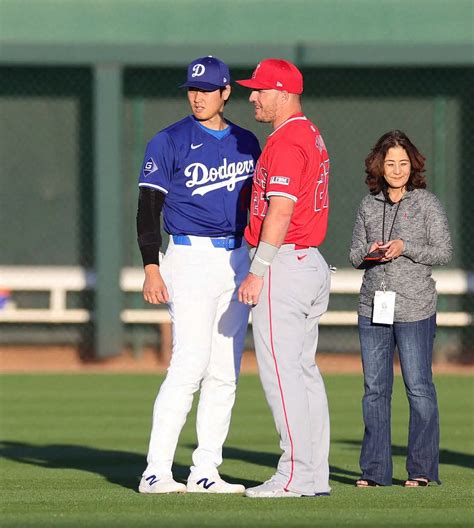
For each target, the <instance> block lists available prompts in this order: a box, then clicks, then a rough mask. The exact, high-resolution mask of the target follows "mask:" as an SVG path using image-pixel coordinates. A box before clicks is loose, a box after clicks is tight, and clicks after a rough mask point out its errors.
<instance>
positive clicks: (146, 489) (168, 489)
mask: <svg viewBox="0 0 474 528" xmlns="http://www.w3.org/2000/svg"><path fill="white" fill-rule="evenodd" d="M138 491H139V492H140V493H186V486H185V485H184V484H181V483H180V482H176V480H174V479H173V477H162V478H158V477H157V476H156V475H148V476H145V475H144V476H143V477H142V479H141V480H140V485H139V486H138Z"/></svg>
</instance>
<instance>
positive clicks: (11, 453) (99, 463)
mask: <svg viewBox="0 0 474 528" xmlns="http://www.w3.org/2000/svg"><path fill="white" fill-rule="evenodd" d="M0 457H4V458H6V459H8V460H13V461H15V462H20V463H23V464H29V465H32V466H37V467H41V468H45V469H77V470H80V471H88V472H90V473H95V474H97V475H102V476H103V477H104V478H105V479H107V481H108V482H111V483H112V484H118V485H119V486H123V487H124V488H129V489H132V490H136V489H137V487H138V482H139V480H140V476H141V473H142V471H143V468H144V465H145V463H146V460H145V456H144V455H141V454H137V453H130V452H126V451H112V450H109V449H97V448H92V447H85V446H80V445H67V444H50V445H34V444H28V443H25V442H11V441H1V442H0ZM179 469H181V468H179ZM183 469H184V468H183Z"/></svg>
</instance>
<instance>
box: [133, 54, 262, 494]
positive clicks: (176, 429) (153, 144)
mask: <svg viewBox="0 0 474 528" xmlns="http://www.w3.org/2000/svg"><path fill="white" fill-rule="evenodd" d="M182 87H186V88H187V89H188V101H189V104H190V106H191V110H192V115H189V116H187V117H185V118H184V119H182V120H181V121H178V122H177V123H174V124H173V125H171V126H169V127H167V128H165V129H164V130H162V131H161V132H159V133H158V134H156V136H155V137H153V139H152V140H151V141H150V142H149V143H148V145H147V148H146V152H145V158H144V162H143V166H142V169H141V172H140V178H139V188H140V194H139V203H138V213H137V231H138V244H139V247H140V251H141V253H142V258H143V264H144V268H145V282H144V285H143V295H144V298H145V300H146V301H148V302H149V303H152V304H159V303H168V306H169V311H170V315H171V321H172V325H173V351H172V357H171V362H170V366H169V368H168V373H167V375H166V379H165V380H164V382H163V383H162V385H161V387H160V391H159V393H158V396H157V398H156V401H155V405H154V410H153V424H152V431H151V437H150V444H149V450H148V457H147V462H148V465H147V467H146V469H145V471H144V472H143V475H142V479H141V481H140V485H139V491H140V492H141V493H180V492H185V491H188V492H203V493H243V492H244V487H243V486H242V485H240V484H230V483H228V482H225V481H224V480H223V479H222V478H221V477H220V476H219V473H218V470H217V468H218V467H219V465H220V464H221V463H222V445H223V443H224V441H225V438H226V436H227V433H228V430H229V425H230V416H231V411H232V406H233V404H234V400H235V390H236V382H237V378H238V374H239V369H240V360H241V355H242V350H243V345H244V338H245V333H246V329H247V323H248V315H249V307H248V306H246V305H243V304H242V303H239V302H238V299H237V290H238V288H239V285H240V282H241V281H242V280H243V278H244V277H245V276H246V275H247V273H248V270H249V258H248V252H247V249H246V247H245V244H244V243H243V237H242V235H243V231H244V228H245V226H246V223H247V210H248V203H249V199H250V187H251V183H252V175H253V171H254V166H255V163H256V160H257V158H258V156H259V155H260V147H259V144H258V141H257V138H256V137H255V136H254V135H253V134H252V133H251V132H249V131H247V130H244V129H242V128H240V127H238V126H236V125H234V124H233V123H231V122H230V121H227V120H225V119H224V117H223V110H224V105H225V103H226V101H228V99H229V96H230V93H231V87H230V75H229V69H228V67H227V66H226V64H224V63H223V62H222V61H220V60H219V59H217V58H215V57H202V58H199V59H196V60H195V61H193V62H192V63H191V64H190V65H189V66H188V71H187V82H186V83H184V84H183V85H182ZM161 216H162V217H163V221H164V229H165V230H166V232H167V233H169V234H170V239H169V245H168V248H167V250H166V254H165V256H164V257H163V259H162V260H161V261H159V250H160V245H161V235H160V218H161ZM198 390H200V397H199V405H198V409H197V420H196V429H197V439H198V446H197V448H196V450H195V451H194V453H193V457H192V458H193V465H192V467H191V471H190V474H189V477H188V480H187V484H186V485H184V484H183V483H180V482H176V481H175V480H174V479H173V475H172V463H173V458H174V453H175V450H176V446H177V443H178V437H179V435H180V433H181V429H182V428H183V425H184V423H185V421H186V416H187V414H188V412H189V410H190V409H191V405H192V401H193V395H194V393H195V392H196V391H198Z"/></svg>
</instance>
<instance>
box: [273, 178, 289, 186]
mask: <svg viewBox="0 0 474 528" xmlns="http://www.w3.org/2000/svg"><path fill="white" fill-rule="evenodd" d="M270 183H278V184H279V185H289V184H290V178H287V177H286V176H272V177H271V178H270Z"/></svg>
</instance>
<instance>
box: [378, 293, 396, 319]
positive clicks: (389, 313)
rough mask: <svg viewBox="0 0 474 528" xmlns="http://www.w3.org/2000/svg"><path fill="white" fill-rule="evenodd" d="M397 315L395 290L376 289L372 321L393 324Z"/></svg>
mask: <svg viewBox="0 0 474 528" xmlns="http://www.w3.org/2000/svg"><path fill="white" fill-rule="evenodd" d="M394 315H395V292H393V291H376V292H375V297H374V312H373V314H372V322H373V323H377V324H389V325H391V324H393V316H394Z"/></svg>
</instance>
